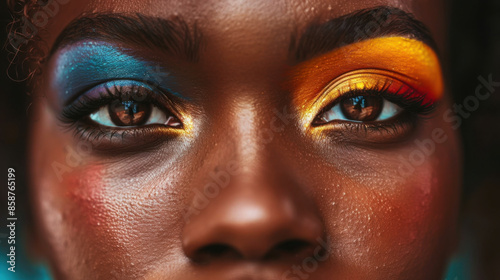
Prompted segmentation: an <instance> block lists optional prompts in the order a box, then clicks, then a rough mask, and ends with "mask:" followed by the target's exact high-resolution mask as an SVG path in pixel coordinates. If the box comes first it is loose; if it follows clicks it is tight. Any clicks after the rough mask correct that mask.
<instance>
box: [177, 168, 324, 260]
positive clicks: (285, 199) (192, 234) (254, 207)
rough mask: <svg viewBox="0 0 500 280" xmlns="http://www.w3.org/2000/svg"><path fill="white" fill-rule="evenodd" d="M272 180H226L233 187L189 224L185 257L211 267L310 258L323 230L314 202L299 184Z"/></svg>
mask: <svg viewBox="0 0 500 280" xmlns="http://www.w3.org/2000/svg"><path fill="white" fill-rule="evenodd" d="M271 177H274V179H275V180H270V177H269V176H268V177H267V178H266V180H257V179H256V178H254V177H253V176H239V177H234V178H229V179H227V178H228V177H227V176H226V179H227V181H228V182H229V183H228V184H227V185H226V186H224V188H223V189H221V190H220V192H219V193H218V195H217V196H214V197H213V198H212V199H209V200H208V203H207V204H206V206H205V207H203V208H202V209H198V211H197V212H196V213H195V214H193V215H191V216H190V217H189V219H188V220H187V222H186V225H185V227H184V231H183V236H182V243H183V249H184V252H185V254H186V256H187V257H189V258H190V259H192V260H194V261H197V262H210V261H217V260H221V259H247V260H263V259H276V258H278V259H279V258H285V257H292V256H293V257H298V256H299V255H304V254H309V253H310V252H311V251H312V249H313V248H314V247H316V246H317V240H318V238H320V237H322V235H323V231H324V228H323V223H322V221H321V219H320V217H319V216H318V214H317V211H316V210H315V207H314V203H313V202H312V199H310V198H308V196H307V195H306V194H305V192H304V191H303V190H302V189H301V188H300V187H299V186H298V185H295V184H293V183H292V182H290V181H288V182H286V181H285V182H286V183H285V182H283V180H282V179H276V177H280V176H276V175H273V176H271ZM281 178H283V176H281ZM199 193H201V191H200V192H199Z"/></svg>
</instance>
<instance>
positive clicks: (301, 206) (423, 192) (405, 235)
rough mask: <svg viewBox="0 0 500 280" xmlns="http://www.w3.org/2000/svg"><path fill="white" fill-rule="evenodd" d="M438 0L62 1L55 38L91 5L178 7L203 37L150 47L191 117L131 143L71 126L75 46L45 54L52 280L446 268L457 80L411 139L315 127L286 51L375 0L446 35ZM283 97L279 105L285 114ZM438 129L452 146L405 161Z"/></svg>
mask: <svg viewBox="0 0 500 280" xmlns="http://www.w3.org/2000/svg"><path fill="white" fill-rule="evenodd" d="M428 2H429V3H428ZM432 3H434V2H432ZM430 4H431V3H430V1H330V2H328V1H155V0H150V1H70V2H69V3H67V4H65V5H63V6H61V11H60V12H59V13H58V14H57V15H56V16H54V17H53V18H52V19H51V20H50V23H49V24H48V25H47V27H46V29H47V32H44V33H43V38H42V39H43V42H44V44H45V45H46V46H48V47H50V46H52V44H54V41H55V39H56V37H57V36H58V34H59V33H60V32H61V31H62V29H63V28H64V27H65V26H66V25H67V24H69V22H71V21H72V20H73V19H75V18H77V17H79V16H80V15H81V14H82V12H116V13H118V12H120V13H137V12H140V13H141V14H144V15H148V16H154V17H160V18H171V17H172V16H174V15H181V16H183V18H185V19H186V21H187V22H188V24H193V23H194V22H196V24H197V26H198V28H199V29H200V30H201V31H202V32H203V38H204V40H205V42H206V44H205V45H204V47H203V51H202V52H201V54H200V57H199V61H197V62H196V63H193V62H187V61H185V60H183V59H182V58H179V57H173V56H168V55H167V56H165V55H163V54H160V53H158V54H157V55H156V56H155V57H160V58H161V59H160V63H161V64H162V65H166V67H168V71H169V73H172V75H173V76H175V77H176V78H177V81H176V83H175V84H176V85H175V88H174V89H173V91H176V92H180V93H181V94H182V93H186V95H187V96H186V97H185V98H186V100H188V101H186V102H185V103H186V104H187V105H186V106H184V107H182V108H179V110H178V111H179V114H180V115H181V116H180V117H179V118H180V119H181V121H182V122H183V124H184V129H183V130H179V129H177V130H175V129H174V130H172V129H170V130H169V129H159V130H157V131H155V133H156V134H155V135H158V134H159V135H160V136H148V137H149V138H148V137H143V138H134V140H130V138H127V139H128V140H127V139H125V140H124V141H125V142H126V143H127V145H128V146H126V147H125V148H124V147H123V146H120V145H116V143H115V144H113V143H111V141H108V142H110V143H104V142H106V140H102V141H97V140H96V141H88V140H82V139H81V138H79V137H77V136H75V133H74V131H73V130H72V129H71V128H69V129H68V128H67V127H66V128H65V127H64V125H62V124H61V122H60V120H59V119H58V116H60V112H61V110H62V107H63V105H62V102H61V100H60V98H59V96H60V95H61V93H60V92H59V91H60V89H58V88H57V86H55V85H54V83H53V81H54V80H57V77H56V76H55V75H56V74H55V73H56V72H57V71H56V70H57V67H58V65H59V64H58V63H59V62H60V61H61V58H60V57H61V55H62V54H63V53H62V52H61V51H60V52H57V53H55V54H54V55H53V56H52V57H51V59H50V60H48V61H46V62H45V63H44V64H43V66H42V75H41V76H39V77H37V79H38V80H37V82H36V87H35V88H34V94H35V96H36V97H38V98H35V100H34V105H33V107H34V108H35V109H34V113H33V114H34V117H33V122H32V127H31V132H32V133H31V139H32V144H31V172H32V178H33V179H32V183H31V193H32V201H33V205H34V209H35V210H34V214H35V220H36V226H35V227H36V232H37V234H36V236H37V237H36V238H37V242H38V244H39V247H40V248H41V249H40V251H41V252H43V253H42V254H43V255H44V257H46V258H47V260H48V261H49V263H50V265H51V268H52V271H53V273H54V275H55V276H56V278H57V279H440V277H441V276H442V273H443V270H444V268H445V265H446V261H447V259H448V257H449V256H450V254H451V253H452V251H453V248H454V241H455V231H456V218H457V212H458V201H459V196H460V191H459V190H460V185H461V182H460V179H459V178H460V176H459V174H460V173H461V170H460V162H461V154H460V152H459V151H460V149H459V148H460V147H459V146H460V145H459V143H458V140H457V137H456V135H455V133H456V131H454V130H453V129H452V128H451V125H450V123H449V122H446V121H445V120H444V119H443V117H442V116H443V114H444V112H445V111H446V109H447V108H449V106H450V101H449V96H448V95H449V93H448V92H446V91H445V92H444V93H443V97H442V99H441V102H440V103H439V105H438V106H437V108H436V111H435V112H434V113H433V114H432V115H431V117H429V118H428V119H425V120H419V121H418V123H417V125H416V126H415V127H412V128H411V129H409V132H408V133H406V134H405V135H404V137H395V136H394V137H393V136H390V135H388V134H383V135H381V134H376V133H375V134H372V132H367V133H366V134H363V132H353V131H351V130H349V129H346V128H343V127H342V126H334V125H332V126H331V127H329V128H321V129H317V130H315V128H311V127H309V126H306V125H304V122H305V121H304V114H305V113H304V112H305V111H307V109H309V108H305V109H304V108H302V107H301V106H298V105H297V98H299V99H300V98H303V99H304V98H305V97H304V96H299V97H297V95H298V94H300V90H299V87H297V86H293V85H294V84H297V83H298V82H300V80H297V79H298V78H296V77H295V76H294V75H291V73H295V72H297V71H298V72H300V71H301V70H303V67H304V66H303V64H297V65H290V62H289V59H288V57H287V51H288V47H289V41H290V37H289V36H288V34H290V33H292V32H293V31H295V30H297V29H298V30H301V29H303V28H305V26H307V25H308V24H310V23H311V22H312V21H320V22H322V21H325V20H328V19H331V18H335V17H338V16H341V15H344V14H347V13H350V12H353V11H356V10H359V9H363V8H370V7H373V6H377V5H389V6H393V7H397V8H400V9H402V10H404V11H407V12H413V13H415V16H416V18H417V19H419V20H421V21H423V22H424V24H426V25H427V26H428V28H429V29H430V30H431V33H432V34H433V35H434V36H435V39H436V41H437V44H438V47H440V48H444V45H443V43H444V40H443V36H442V34H444V33H443V30H444V25H443V21H444V19H443V21H439V20H437V19H436V16H432V17H431V16H429V15H435V14H434V13H437V12H436V11H440V9H436V7H434V6H432V7H431V5H430ZM440 14H442V13H440ZM438 15H439V14H438ZM133 48H134V49H135V50H136V51H137V52H138V53H140V54H144V57H147V56H148V55H151V50H146V49H143V48H141V47H137V46H134V47H133ZM153 55H155V54H153ZM313 59H318V57H316V58H313ZM304 63H306V64H307V63H308V62H307V61H306V62H304ZM417 64H418V63H417ZM301 67H302V68H301ZM333 67H338V68H336V70H335V71H337V72H341V73H342V72H345V71H346V70H345V69H343V68H342V67H343V64H340V65H337V66H333ZM403 68H404V67H403ZM332 71H333V70H332ZM417 72H418V71H417ZM294 77H295V78H294ZM334 78H335V76H333V77H331V79H334ZM284 85H285V86H284ZM287 85H292V86H291V88H289V87H287ZM429 86H430V85H429ZM436 88H439V87H436ZM437 91H439V90H437ZM440 94H441V93H435V94H434V95H432V96H439V95H440ZM306 103H307V102H306ZM324 105H325V106H326V105H327V104H324ZM284 109H285V110H286V112H287V114H285V116H283V114H277V113H276V112H283V110H284ZM305 115H307V114H305ZM435 129H439V131H442V134H443V135H445V136H446V140H445V141H444V143H443V142H441V143H435V149H434V151H432V152H431V153H429V155H428V156H425V157H424V160H423V161H422V162H419V164H416V165H414V166H413V168H412V170H411V172H400V170H402V169H404V168H402V166H403V167H404V166H405V165H404V163H402V162H403V161H404V160H402V159H401V158H407V159H408V157H409V156H410V155H411V154H412V152H414V151H415V150H416V149H418V146H417V145H416V144H415V140H420V141H423V140H425V139H433V137H434V136H433V135H434V134H435V133H434V131H435ZM441 138H442V137H441ZM370 139H372V140H373V139H378V140H377V141H369V140H370ZM125 142H124V143H125ZM152 143H153V144H152ZM55 167H56V169H55ZM57 168H59V169H57ZM61 168H63V169H61ZM55 170H59V171H61V170H63V172H62V173H61V172H59V173H58V172H55ZM203 192H205V193H206V195H205V196H200V194H201V193H203ZM201 197H204V198H201ZM325 243H326V245H325Z"/></svg>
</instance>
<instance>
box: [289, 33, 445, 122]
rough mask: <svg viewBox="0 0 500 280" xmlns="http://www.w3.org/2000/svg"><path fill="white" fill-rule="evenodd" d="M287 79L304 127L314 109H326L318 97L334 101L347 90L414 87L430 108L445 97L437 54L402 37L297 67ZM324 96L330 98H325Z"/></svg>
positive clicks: (338, 52)
mask: <svg viewBox="0 0 500 280" xmlns="http://www.w3.org/2000/svg"><path fill="white" fill-rule="evenodd" d="M291 77H292V83H291V90H292V92H293V93H294V103H295V105H296V106H297V107H298V108H301V110H300V111H301V113H302V114H303V119H304V120H303V121H304V122H308V123H310V121H312V118H314V116H312V115H314V114H315V113H318V111H317V110H318V108H316V107H317V106H320V105H323V106H325V105H327V104H324V103H323V102H321V98H328V99H330V100H334V99H335V98H337V97H338V96H339V95H340V94H341V93H344V92H345V89H346V88H345V86H346V85H349V86H350V87H354V88H358V89H359V88H360V87H364V88H368V87H373V85H374V84H378V83H384V82H387V81H390V82H392V84H393V85H394V86H395V85H404V86H408V87H410V88H412V89H413V90H414V91H415V94H418V95H421V96H423V97H424V102H432V103H433V102H435V101H437V100H439V99H440V98H441V97H442V95H443V78H442V73H441V66H440V63H439V59H438V57H437V55H436V53H435V52H434V51H433V50H432V49H431V48H430V47H429V46H428V45H426V44H425V43H423V42H421V41H418V40H415V39H409V38H404V37H381V38H375V39H369V40H365V41H362V42H358V43H354V44H351V45H348V46H345V47H342V48H340V49H337V50H334V51H332V52H330V53H327V54H324V55H322V56H320V57H317V58H314V59H312V60H310V61H307V62H304V63H301V64H299V65H297V66H295V67H294V70H292V73H291ZM340 86H342V90H339V89H340V88H338V87H340ZM336 87H337V88H336ZM327 91H328V94H326V95H330V94H331V96H329V97H328V96H323V95H325V94H324V93H325V92H327ZM335 95H336V96H335ZM318 98H319V100H318Z"/></svg>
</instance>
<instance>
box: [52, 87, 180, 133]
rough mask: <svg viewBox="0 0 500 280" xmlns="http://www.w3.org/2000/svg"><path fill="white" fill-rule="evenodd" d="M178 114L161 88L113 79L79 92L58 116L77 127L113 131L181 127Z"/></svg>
mask: <svg viewBox="0 0 500 280" xmlns="http://www.w3.org/2000/svg"><path fill="white" fill-rule="evenodd" d="M177 115H179V113H178V111H177V110H176V106H174V103H173V102H172V101H171V99H170V98H169V97H167V93H164V92H163V91H162V90H160V89H158V88H156V87H153V86H150V85H148V84H146V83H143V82H139V81H134V80H116V81H110V82H106V83H103V84H101V85H98V86H95V87H94V88H92V89H90V90H89V91H87V92H85V93H84V94H82V95H81V96H80V97H79V98H78V99H77V100H75V101H74V102H72V103H71V104H69V105H67V106H66V107H65V108H64V109H63V112H62V116H61V120H62V121H63V122H64V123H67V124H71V125H76V127H77V128H79V131H83V130H85V131H88V132H89V133H94V132H93V131H96V132H98V133H102V132H106V131H107V132H109V133H110V134H112V135H116V133H121V132H126V131H133V130H139V129H142V128H148V129H149V131H151V130H150V128H154V127H156V128H161V129H177V130H180V129H183V128H184V125H183V123H182V122H181V119H179V118H178V117H177ZM80 128H81V129H80ZM134 135H139V134H137V133H134Z"/></svg>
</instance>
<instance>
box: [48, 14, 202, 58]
mask: <svg viewBox="0 0 500 280" xmlns="http://www.w3.org/2000/svg"><path fill="white" fill-rule="evenodd" d="M83 40H105V41H117V42H120V43H125V44H131V45H138V46H146V47H149V48H152V49H157V48H159V49H161V50H162V51H164V52H167V53H169V54H171V55H176V56H181V57H184V58H185V59H186V60H188V61H192V62H196V61H198V59H199V53H200V46H201V42H202V34H201V32H200V30H199V29H198V28H197V26H196V24H194V25H193V26H192V27H191V26H190V25H189V24H188V23H187V22H186V21H185V20H183V19H182V18H181V17H179V16H177V17H174V18H172V19H164V18H157V17H149V16H145V15H141V14H135V15H125V14H111V13H110V14H91V15H87V16H84V17H80V18H77V19H75V20H74V21H72V22H71V23H70V24H69V25H68V26H67V27H66V28H65V29H64V30H63V31H62V32H61V34H60V35H59V36H58V37H57V39H56V41H55V42H54V44H53V46H52V48H51V51H50V55H52V54H54V53H55V52H56V51H57V50H58V49H60V48H62V47H64V46H66V45H70V44H73V43H76V42H79V41H83Z"/></svg>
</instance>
